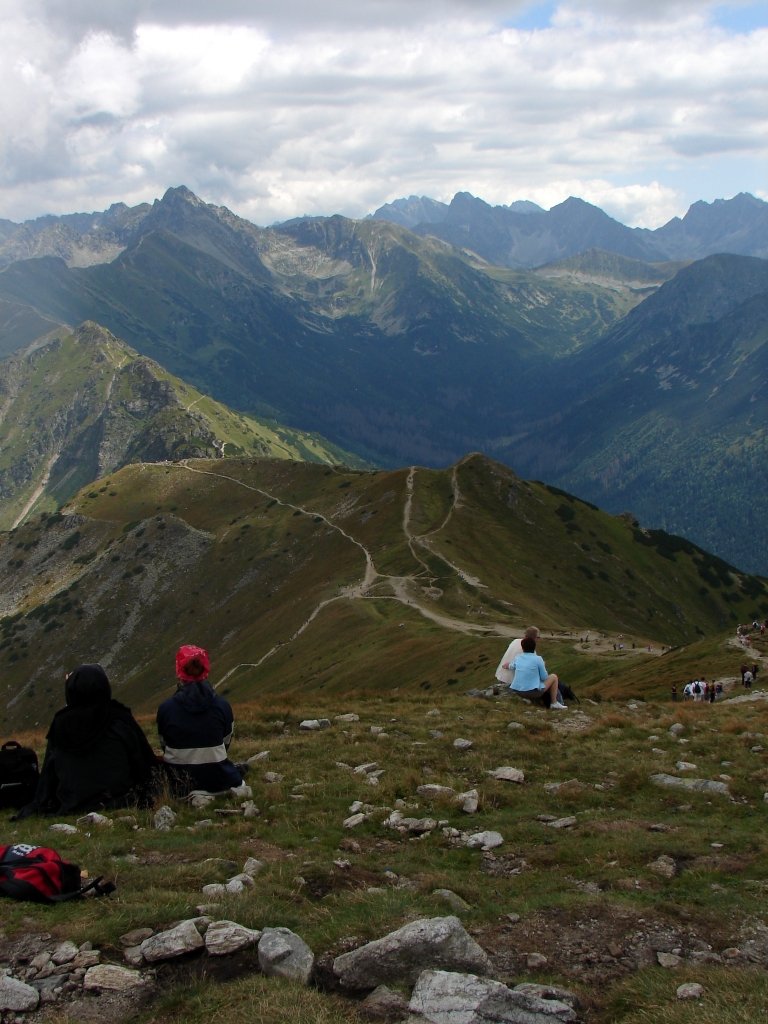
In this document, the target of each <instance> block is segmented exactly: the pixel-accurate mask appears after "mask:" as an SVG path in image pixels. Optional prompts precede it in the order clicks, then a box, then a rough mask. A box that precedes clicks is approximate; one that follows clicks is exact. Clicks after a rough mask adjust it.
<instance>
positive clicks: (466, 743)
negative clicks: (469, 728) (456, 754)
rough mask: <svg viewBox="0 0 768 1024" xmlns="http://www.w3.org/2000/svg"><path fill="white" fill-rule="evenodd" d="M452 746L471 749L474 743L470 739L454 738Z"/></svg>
mask: <svg viewBox="0 0 768 1024" xmlns="http://www.w3.org/2000/svg"><path fill="white" fill-rule="evenodd" d="M453 746H454V748H455V749H456V750H471V749H472V747H473V746H474V744H473V743H472V740H462V739H456V740H454V741H453Z"/></svg>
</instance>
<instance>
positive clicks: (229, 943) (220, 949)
mask: <svg viewBox="0 0 768 1024" xmlns="http://www.w3.org/2000/svg"><path fill="white" fill-rule="evenodd" d="M260 938H261V932H260V931H256V930H254V929H253V928H245V927H244V926H243V925H241V924H237V923H236V922H235V921H214V922H213V923H212V924H209V925H208V928H207V929H206V932H205V948H206V949H207V950H208V952H209V953H210V954H211V956H225V955H226V954H227V953H236V952H238V950H241V949H246V948H247V947H248V946H255V945H256V943H257V942H258V941H259V939H260Z"/></svg>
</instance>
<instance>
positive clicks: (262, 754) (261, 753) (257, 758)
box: [246, 750, 269, 764]
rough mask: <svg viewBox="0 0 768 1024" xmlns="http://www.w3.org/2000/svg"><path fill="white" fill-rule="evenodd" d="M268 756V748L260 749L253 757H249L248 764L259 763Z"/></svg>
mask: <svg viewBox="0 0 768 1024" xmlns="http://www.w3.org/2000/svg"><path fill="white" fill-rule="evenodd" d="M268 757H269V751H268V750H260V751H259V752H258V754H253V755H252V756H251V757H249V758H248V760H247V761H246V764H257V763H258V762H259V761H266V759H267V758H268Z"/></svg>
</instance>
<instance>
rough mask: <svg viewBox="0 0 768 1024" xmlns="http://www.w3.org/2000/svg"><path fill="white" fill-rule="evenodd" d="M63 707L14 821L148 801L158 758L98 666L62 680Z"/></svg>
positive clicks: (77, 670)
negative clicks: (27, 798)
mask: <svg viewBox="0 0 768 1024" xmlns="http://www.w3.org/2000/svg"><path fill="white" fill-rule="evenodd" d="M64 695H65V699H66V707H64V708H62V709H61V710H60V711H57V712H56V714H55V715H54V716H53V721H52V722H51V727H50V729H49V730H48V735H47V737H46V738H47V741H48V744H47V747H46V751H45V758H44V760H43V767H42V770H41V772H40V780H39V782H38V785H37V790H36V792H35V795H34V797H33V799H32V800H31V801H30V803H28V804H27V805H26V806H25V807H22V809H21V810H20V811H19V813H18V815H17V818H26V817H29V816H30V815H33V814H67V813H69V812H73V811H79V812H86V811H95V810H100V809H104V808H110V807H124V806H126V805H129V804H134V803H136V804H148V803H150V802H151V800H152V799H153V784H154V783H155V782H156V778H155V776H156V772H154V771H153V769H156V768H157V767H158V758H157V756H156V754H155V752H154V751H153V750H152V748H151V747H150V745H149V742H148V741H147V738H146V736H145V735H144V733H143V732H142V730H141V726H140V725H139V724H138V722H137V721H136V719H135V718H134V717H133V715H132V714H131V711H130V708H127V707H126V706H125V705H124V704H121V703H120V702H119V701H116V700H113V699H112V689H111V687H110V684H109V679H108V678H107V674H106V672H105V671H104V669H103V668H102V667H101V665H79V666H78V667H77V668H76V669H75V670H74V671H73V672H70V673H69V674H68V675H67V677H66V682H65V684H64Z"/></svg>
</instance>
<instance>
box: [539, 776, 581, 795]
mask: <svg viewBox="0 0 768 1024" xmlns="http://www.w3.org/2000/svg"><path fill="white" fill-rule="evenodd" d="M583 789H584V785H583V783H581V782H579V780H578V779H568V781H567V782H545V783H544V792H545V793H549V795H550V796H556V795H557V794H558V793H580V792H581V791H582V790H583Z"/></svg>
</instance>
